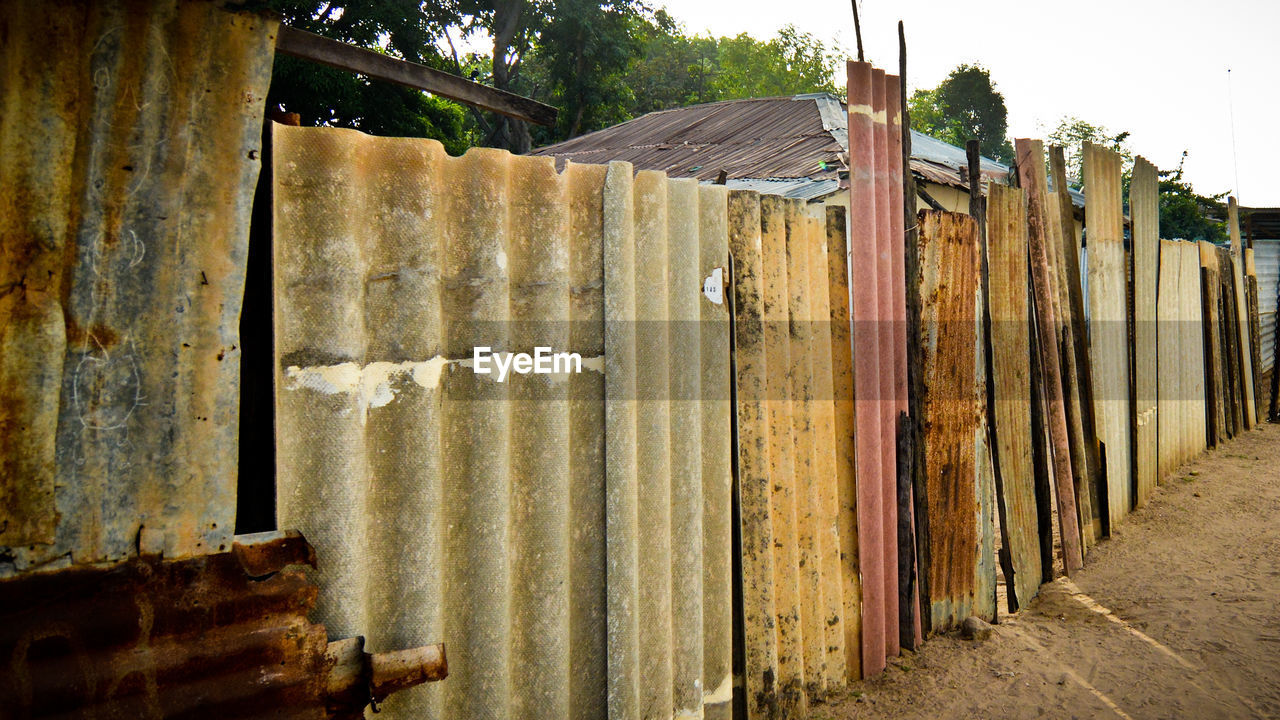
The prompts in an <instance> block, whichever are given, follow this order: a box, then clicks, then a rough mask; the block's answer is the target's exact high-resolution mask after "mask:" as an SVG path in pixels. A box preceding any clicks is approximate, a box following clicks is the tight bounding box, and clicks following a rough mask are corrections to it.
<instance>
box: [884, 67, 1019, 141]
mask: <svg viewBox="0 0 1280 720" xmlns="http://www.w3.org/2000/svg"><path fill="white" fill-rule="evenodd" d="M908 108H909V110H910V113H911V127H912V129H914V130H916V131H918V132H922V133H924V134H925V135H929V136H930V137H934V138H937V139H939V140H942V141H943V142H948V143H951V144H952V145H955V146H957V147H964V144H965V142H966V141H967V140H969V139H976V140H978V142H979V143H980V145H981V147H982V152H983V154H985V155H987V156H988V157H992V158H995V159H996V160H999V161H1001V162H1003V163H1005V164H1009V163H1012V162H1013V145H1012V143H1010V142H1009V139H1008V137H1006V133H1007V132H1008V129H1009V111H1008V109H1007V108H1006V107H1005V104H1004V95H1002V94H1000V92H999V91H998V90H996V86H995V84H994V83H993V82H991V72H990V71H988V70H987V69H986V68H983V67H981V66H980V65H960V66H959V67H957V68H956V69H955V70H952V71H951V74H949V75H947V77H946V79H944V80H943V81H942V82H941V83H939V84H938V87H936V88H934V89H932V90H917V91H915V92H914V93H912V94H911V97H910V99H909V100H908Z"/></svg>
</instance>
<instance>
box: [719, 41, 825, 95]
mask: <svg viewBox="0 0 1280 720" xmlns="http://www.w3.org/2000/svg"><path fill="white" fill-rule="evenodd" d="M716 56H717V60H718V65H719V71H718V72H717V73H716V76H715V79H714V80H713V81H712V85H713V88H714V90H715V93H716V95H718V96H719V99H721V100H736V99H739V98H752V97H775V96H779V95H796V94H800V93H810V92H829V93H831V94H833V95H836V94H840V95H843V93H842V92H840V90H839V89H838V88H837V87H836V84H835V81H834V78H835V73H836V70H837V69H838V68H839V65H840V60H841V58H842V57H843V56H844V55H843V53H841V52H840V51H839V50H838V49H837V48H835V47H834V46H828V45H827V44H826V43H824V42H822V41H821V40H819V39H817V38H815V37H814V36H813V35H810V34H809V33H806V32H800V31H799V30H797V29H796V28H795V26H794V25H787V26H785V27H783V28H782V29H781V30H780V31H778V35H777V37H774V38H772V39H770V40H767V41H763V42H762V41H760V40H756V39H755V38H753V37H751V36H750V35H747V34H746V33H743V34H741V35H738V36H737V37H732V38H720V41H719V43H718V47H717V53H716Z"/></svg>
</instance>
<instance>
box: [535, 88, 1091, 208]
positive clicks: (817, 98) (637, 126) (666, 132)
mask: <svg viewBox="0 0 1280 720" xmlns="http://www.w3.org/2000/svg"><path fill="white" fill-rule="evenodd" d="M531 154H533V155H551V156H553V157H555V158H556V161H557V165H559V166H561V167H563V164H564V161H565V160H572V161H573V162H578V163H605V162H610V161H613V160H624V161H626V162H630V163H632V164H633V165H635V167H636V169H637V170H662V171H664V172H666V173H667V175H669V176H671V177H694V178H698V179H699V180H712V179H714V178H716V177H717V176H718V175H719V174H720V172H721V171H722V170H723V171H724V172H725V173H726V175H727V176H728V179H729V184H730V187H741V186H740V185H738V186H735V185H733V182H734V181H735V180H753V181H765V180H767V181H769V183H777V182H780V181H782V180H784V179H785V180H804V181H813V180H828V179H830V180H838V179H839V173H840V171H841V170H847V169H848V157H849V134H848V127H847V121H846V120H845V109H844V105H843V104H842V103H841V102H840V101H839V100H838V99H837V98H835V97H833V96H831V95H828V94H826V93H809V94H804V95H796V96H793V97H773V98H753V99H748V100H726V101H722V102H716V103H707V104H704V105H693V106H691V107H684V108H674V109H671V110H659V111H657V112H651V113H649V114H647V115H642V116H640V117H638V118H635V119H634V120H629V121H627V122H625V123H622V124H620V125H615V126H613V127H611V128H605V129H604V130H598V131H596V132H593V133H588V134H586V135H582V136H579V137H576V138H573V139H571V140H566V141H564V142H561V143H556V144H554V145H548V146H546V147H542V148H538V149H537V150H534V151H533V152H532V153H531ZM967 168H968V158H967V156H966V155H965V151H964V149H962V148H958V147H955V146H954V145H950V144H948V143H945V142H942V141H941V140H937V139H934V138H931V137H929V136H928V135H925V134H923V133H920V132H916V131H914V130H913V131H912V132H911V171H912V172H913V173H915V174H916V176H917V177H919V178H920V179H922V180H925V181H928V182H931V183H935V184H938V185H948V186H951V187H958V188H961V189H965V190H967V189H968V187H969V186H968V183H967V181H966V180H965V175H966V172H965V171H966V170H967ZM1009 172H1010V170H1009V168H1008V167H1006V166H1005V165H1002V164H1001V163H998V162H996V161H995V160H992V159H991V158H987V157H984V158H982V174H983V177H984V179H986V180H988V181H990V180H995V181H997V182H1003V179H1004V178H1005V177H1006V176H1008V175H1009ZM777 187H778V186H777V185H774V184H766V185H762V186H761V187H759V188H755V187H754V186H753V189H759V190H760V191H761V192H767V193H769V194H778V193H777V192H776V191H771V190H770V188H773V189H776V188H777ZM799 187H800V186H798V185H797V186H795V187H793V188H788V189H787V191H798V190H799ZM823 187H824V190H823V191H822V192H824V193H825V186H823ZM846 187H847V184H846ZM803 192H810V190H809V189H806V190H805V191H803ZM812 192H814V193H817V192H819V191H818V190H817V189H813V190H812ZM804 196H805V195H787V197H804ZM1071 199H1072V202H1073V203H1074V204H1075V205H1076V206H1077V207H1083V206H1084V196H1083V195H1082V194H1081V193H1079V192H1077V191H1075V190H1072V191H1071Z"/></svg>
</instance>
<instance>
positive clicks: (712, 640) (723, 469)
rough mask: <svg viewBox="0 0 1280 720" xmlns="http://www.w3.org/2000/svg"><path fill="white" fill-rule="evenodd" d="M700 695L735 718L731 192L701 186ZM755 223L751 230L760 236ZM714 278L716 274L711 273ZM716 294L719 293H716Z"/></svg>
mask: <svg viewBox="0 0 1280 720" xmlns="http://www.w3.org/2000/svg"><path fill="white" fill-rule="evenodd" d="M698 204H699V210H698V212H699V241H700V248H699V257H700V258H701V260H700V268H701V272H700V273H699V277H700V279H701V281H702V283H704V285H705V286H706V290H705V291H704V292H703V297H702V298H700V299H699V305H700V307H701V311H700V313H699V318H700V323H699V327H700V335H701V338H702V340H701V345H702V353H701V364H702V380H701V394H700V400H701V404H702V498H703V515H702V532H703V546H702V567H703V572H702V621H703V632H702V641H703V651H702V658H703V660H702V661H703V672H702V690H703V693H704V698H703V707H704V710H705V715H706V717H708V718H711V719H712V720H722V719H724V720H727V718H729V717H730V716H731V715H732V713H733V585H732V583H733V528H732V525H731V522H732V513H731V512H730V509H731V508H732V505H733V476H732V469H733V456H732V453H733V450H732V436H733V429H732V424H731V419H730V417H731V415H730V414H731V413H732V412H733V408H732V405H731V402H730V391H729V382H730V377H729V368H730V363H729V299H728V293H727V289H726V288H725V285H726V283H727V282H728V277H727V273H728V270H729V227H730V226H729V191H728V189H727V188H724V187H723V186H716V185H701V186H699V188H698ZM759 226H760V223H759V218H758V217H757V218H756V228H757V230H756V232H757V234H758V233H759ZM717 273H719V274H718V275H717ZM717 288H719V292H718V293H717V291H716V289H717Z"/></svg>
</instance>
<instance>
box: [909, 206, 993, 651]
mask: <svg viewBox="0 0 1280 720" xmlns="http://www.w3.org/2000/svg"><path fill="white" fill-rule="evenodd" d="M919 243H920V245H919V248H920V249H919V257H920V267H919V275H918V276H917V277H916V278H914V282H917V283H919V285H920V298H921V299H922V307H921V317H920V333H921V337H920V346H921V348H922V350H923V357H922V359H921V360H922V363H923V369H922V371H923V373H924V387H925V388H926V394H925V397H924V398H923V402H922V405H921V407H922V409H923V413H924V416H923V417H922V418H921V422H922V423H924V433H923V435H924V443H925V448H924V451H925V457H926V463H927V465H926V467H927V468H928V474H927V477H926V487H927V489H928V493H929V542H930V546H931V557H932V558H933V562H932V564H931V566H930V568H929V573H930V576H929V590H930V594H931V596H932V597H931V598H930V603H931V612H932V617H933V629H934V630H935V631H942V630H945V629H947V628H951V627H955V626H958V625H959V623H960V622H961V621H962V620H964V618H966V617H968V616H969V615H970V614H971V612H972V608H973V606H974V599H975V593H976V591H977V572H978V553H979V536H978V528H977V523H978V519H979V508H978V506H977V501H978V497H977V490H976V487H975V482H974V479H975V462H976V459H975V442H974V433H975V431H976V427H977V421H978V416H977V408H976V407H975V398H974V394H973V389H974V387H975V382H976V379H975V366H976V363H975V359H974V356H975V350H976V341H977V338H976V334H975V333H976V329H977V323H976V318H975V315H974V311H975V307H974V293H975V292H976V288H977V278H978V272H979V268H978V252H977V250H978V243H977V226H976V225H975V223H974V221H973V218H971V217H969V216H967V215H959V214H955V213H942V212H934V211H928V210H925V211H922V212H921V213H920V240H919Z"/></svg>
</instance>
